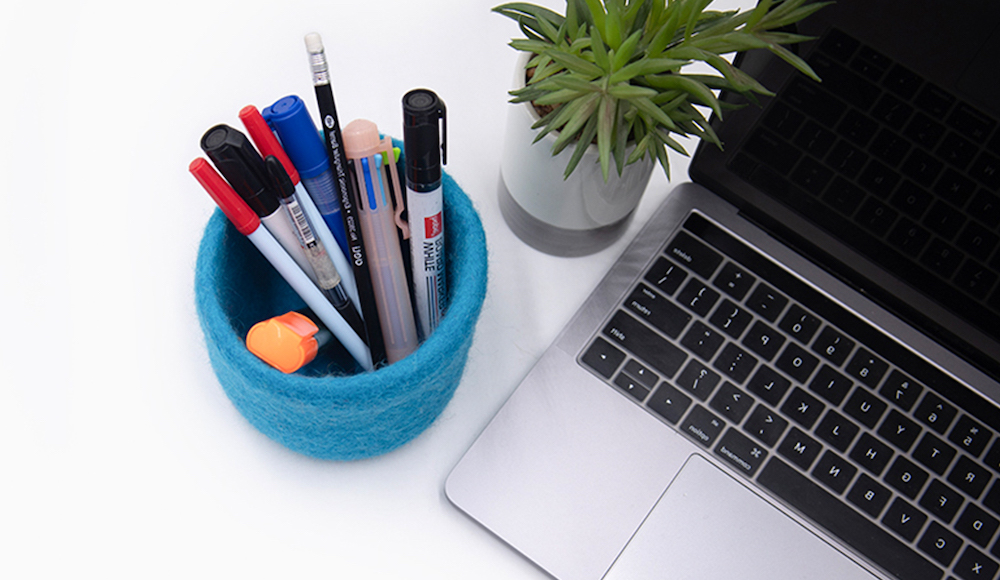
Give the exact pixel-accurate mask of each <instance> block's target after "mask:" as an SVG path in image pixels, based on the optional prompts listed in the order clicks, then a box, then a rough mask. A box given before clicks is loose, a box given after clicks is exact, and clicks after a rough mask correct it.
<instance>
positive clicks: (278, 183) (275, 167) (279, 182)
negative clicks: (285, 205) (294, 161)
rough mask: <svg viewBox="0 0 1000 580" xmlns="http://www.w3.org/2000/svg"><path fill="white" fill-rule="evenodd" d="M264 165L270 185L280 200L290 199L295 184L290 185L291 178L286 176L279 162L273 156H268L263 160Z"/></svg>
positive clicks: (283, 167)
mask: <svg viewBox="0 0 1000 580" xmlns="http://www.w3.org/2000/svg"><path fill="white" fill-rule="evenodd" d="M264 165H265V166H266V167H267V175H268V177H270V178H271V185H272V186H274V190H275V191H276V192H278V197H280V198H281V199H288V198H289V197H292V194H293V193H295V184H293V183H292V178H291V177H289V176H288V172H287V171H285V166H284V165H282V164H281V161H279V160H278V158H277V157H275V156H274V155H268V156H267V157H265V158H264Z"/></svg>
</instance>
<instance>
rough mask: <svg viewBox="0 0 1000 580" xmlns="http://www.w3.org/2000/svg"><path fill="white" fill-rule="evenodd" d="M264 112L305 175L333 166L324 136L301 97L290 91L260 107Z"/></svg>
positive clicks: (302, 174) (311, 176)
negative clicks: (321, 135) (275, 100)
mask: <svg viewBox="0 0 1000 580" xmlns="http://www.w3.org/2000/svg"><path fill="white" fill-rule="evenodd" d="M261 115H262V116H263V117H264V120H265V121H267V124H268V125H270V126H271V129H273V130H274V131H275V132H277V133H278V139H280V140H281V146H282V147H284V148H285V153H287V154H288V158H289V159H291V160H292V164H293V165H295V169H297V170H298V171H299V175H300V176H301V177H302V179H311V178H313V177H316V176H317V175H319V174H321V173H323V172H324V171H328V170H329V169H330V158H329V157H328V156H327V153H326V148H325V147H324V146H323V140H322V139H320V138H319V131H317V130H316V125H314V124H313V120H312V117H310V116H309V111H307V110H306V104H305V103H304V102H303V101H302V99H300V98H299V97H297V96H295V95H289V96H287V97H284V98H282V99H279V100H278V101H277V102H275V103H274V104H273V105H271V106H270V107H267V108H266V109H264V110H263V111H261Z"/></svg>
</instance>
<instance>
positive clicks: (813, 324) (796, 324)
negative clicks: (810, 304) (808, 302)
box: [778, 304, 820, 344]
mask: <svg viewBox="0 0 1000 580" xmlns="http://www.w3.org/2000/svg"><path fill="white" fill-rule="evenodd" d="M819 325H820V320H819V318H816V317H815V316H813V315H812V314H809V313H808V312H806V311H805V309H803V308H802V307H801V306H799V305H798V304H792V307H791V308H789V309H788V312H787V313H785V316H784V318H782V319H781V323H780V324H778V328H780V329H781V330H784V331H785V332H787V333H788V334H789V335H791V337H792V338H794V339H796V340H798V341H799V342H801V343H802V344H809V341H810V340H812V337H813V335H814V334H816V331H817V330H819Z"/></svg>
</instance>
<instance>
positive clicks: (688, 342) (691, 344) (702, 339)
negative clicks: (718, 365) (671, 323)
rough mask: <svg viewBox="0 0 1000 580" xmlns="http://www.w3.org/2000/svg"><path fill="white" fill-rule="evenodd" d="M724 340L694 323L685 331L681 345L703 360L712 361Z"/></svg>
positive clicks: (697, 322) (702, 324) (703, 326)
mask: <svg viewBox="0 0 1000 580" xmlns="http://www.w3.org/2000/svg"><path fill="white" fill-rule="evenodd" d="M725 341H726V339H725V337H723V336H722V335H721V334H719V333H718V332H716V331H714V330H712V329H711V328H709V327H708V326H705V324H704V323H702V322H700V321H695V323H694V324H692V325H691V329H690V330H688V331H687V334H685V335H684V338H683V339H681V344H682V345H683V346H684V347H686V348H687V349H689V350H690V351H691V352H693V353H694V354H695V355H697V356H699V357H701V358H702V359H704V360H712V357H713V356H715V353H716V352H718V350H719V348H720V347H721V346H722V343H723V342H725Z"/></svg>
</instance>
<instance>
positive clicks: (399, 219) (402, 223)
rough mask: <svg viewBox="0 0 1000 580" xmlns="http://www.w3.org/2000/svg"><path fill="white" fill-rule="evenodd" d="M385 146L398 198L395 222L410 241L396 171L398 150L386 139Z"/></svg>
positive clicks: (404, 206)
mask: <svg viewBox="0 0 1000 580" xmlns="http://www.w3.org/2000/svg"><path fill="white" fill-rule="evenodd" d="M382 143H383V145H384V146H385V148H386V150H385V157H384V159H385V164H386V166H388V168H389V178H390V179H391V185H392V194H393V196H394V197H395V198H396V199H395V203H396V214H395V219H394V221H395V222H396V227H398V228H399V230H400V231H401V232H403V239H404V240H408V239H410V224H408V223H406V220H404V219H403V212H404V211H405V210H406V204H405V202H404V200H403V188H402V187H401V186H400V183H399V174H398V173H397V171H396V150H395V149H394V148H393V146H392V139H389V138H388V137H386V138H385V139H384V140H383V141H382Z"/></svg>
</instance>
